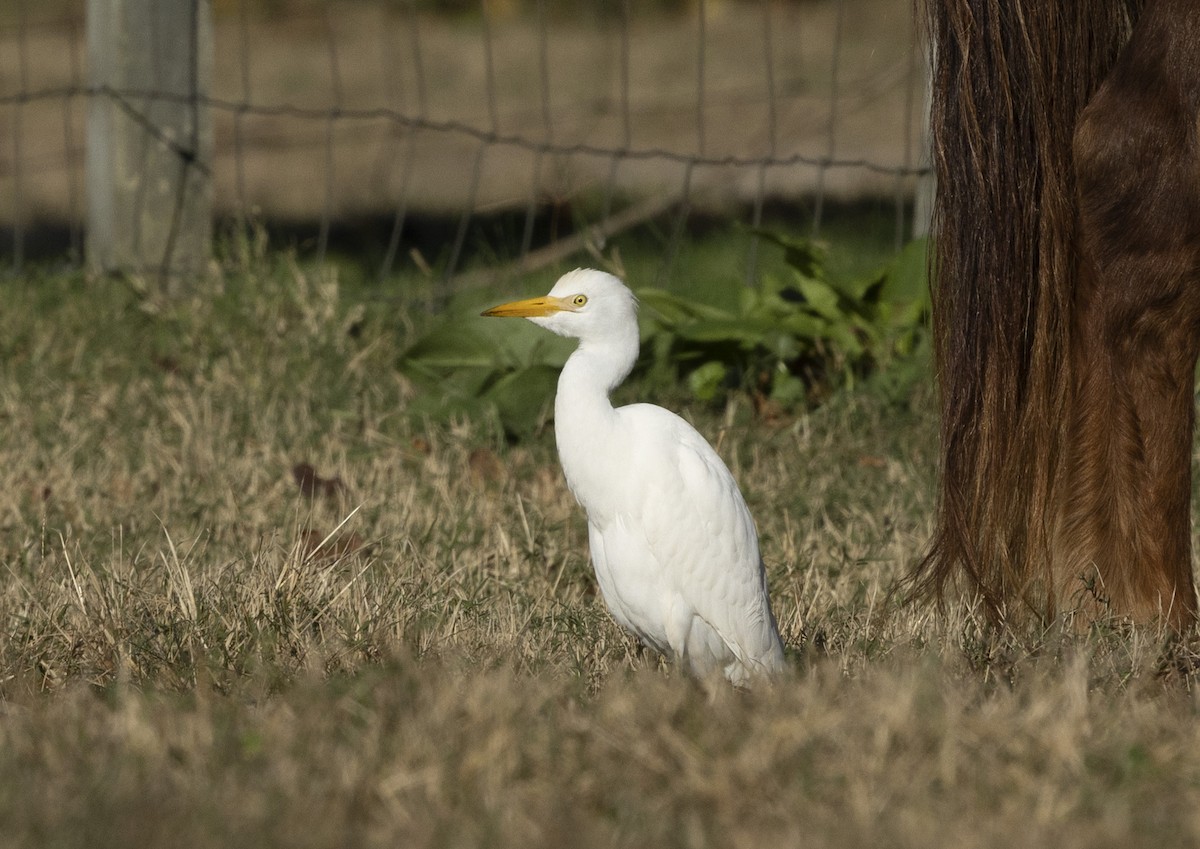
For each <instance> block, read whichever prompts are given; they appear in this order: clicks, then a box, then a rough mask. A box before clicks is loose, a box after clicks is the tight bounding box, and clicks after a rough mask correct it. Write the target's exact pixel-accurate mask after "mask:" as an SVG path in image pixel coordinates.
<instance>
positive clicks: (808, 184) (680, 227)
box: [0, 0, 929, 285]
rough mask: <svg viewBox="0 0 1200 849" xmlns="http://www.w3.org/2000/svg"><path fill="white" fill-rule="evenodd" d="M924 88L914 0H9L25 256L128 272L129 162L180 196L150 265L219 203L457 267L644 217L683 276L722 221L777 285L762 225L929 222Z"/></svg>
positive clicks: (275, 231)
mask: <svg viewBox="0 0 1200 849" xmlns="http://www.w3.org/2000/svg"><path fill="white" fill-rule="evenodd" d="M139 3H141V4H143V5H142V6H141V7H139V5H138V4H139ZM172 9H174V11H172ZM122 15H124V16H126V17H124V18H123V17H122ZM172 16H174V19H172ZM130 21H133V23H130ZM135 31H136V32H135ZM180 33H182V35H181V34H180ZM102 38H103V39H105V42H104V43H101V39H102ZM133 66H137V67H135V70H134V71H133V72H130V73H123V71H122V69H125V70H126V71H127V70H128V68H129V67H133ZM114 68H116V70H115V71H114ZM139 75H140V76H139ZM180 75H182V76H180ZM180 79H182V80H183V84H182V86H181V85H179V84H177V83H178V81H179V80H180ZM172 80H174V82H172ZM925 90H926V62H925V59H924V55H923V48H922V45H921V39H920V33H919V26H918V25H917V23H916V21H915V20H914V18H913V12H912V8H911V4H909V3H907V2H905V0H745V2H738V1H737V0H691V2H688V1H687V0H662V1H661V2H636V3H635V2H631V1H630V0H626V2H585V0H575V1H574V2H567V1H566V0H564V2H544V1H543V2H538V0H444V1H443V2H434V0H427V2H418V0H354V2H316V0H215V2H212V3H211V4H210V3H208V2H201V0H164V2H162V3H154V2H153V1H152V0H90V3H89V0H37V2H34V0H9V2H6V3H5V4H3V7H2V9H0V273H11V272H14V271H15V272H19V271H20V269H21V268H22V266H23V264H24V263H27V262H30V261H34V260H45V259H50V260H55V261H58V260H65V261H66V262H68V263H76V264H82V263H84V262H90V263H91V264H92V265H93V266H95V268H94V270H108V271H111V270H121V269H120V268H119V266H120V260H119V259H118V260H112V259H111V257H109V258H108V259H105V258H104V257H103V256H101V254H103V251H100V250H98V249H97V248H96V246H95V245H94V244H92V243H91V242H89V239H91V238H92V236H90V235H89V230H91V231H97V232H98V231H100V230H102V229H104V228H105V227H106V226H107V225H105V224H102V223H100V222H98V221H97V219H98V218H99V219H108V218H110V217H112V216H113V213H112V212H111V209H112V208H111V207H104V206H103V205H100V206H97V203H96V199H95V195H97V194H98V193H103V192H105V191H108V192H116V193H118V194H119V193H120V192H121V191H125V190H129V186H128V185H125V186H124V187H123V186H122V181H124V183H126V184H128V183H138V185H137V186H136V187H135V188H134V189H133V191H134V193H135V194H137V196H138V197H139V198H141V200H139V201H137V202H138V203H142V202H143V201H144V202H145V203H147V204H149V201H145V200H144V199H145V197H147V196H148V195H149V194H152V193H153V191H154V190H155V189H156V187H157V189H158V190H161V191H160V193H164V194H166V195H168V196H170V197H175V198H176V199H178V200H179V204H177V205H174V204H172V203H168V205H167V207H166V209H167V210H168V212H167V213H165V214H164V213H162V212H153V211H149V212H148V210H151V207H149V206H147V207H146V209H142V210H141V214H142V217H143V218H148V219H158V220H159V221H160V222H161V220H163V219H172V228H171V232H170V234H169V237H168V239H167V241H168V242H169V243H170V244H168V245H167V246H166V247H164V245H163V244H161V242H160V241H155V240H154V239H151V238H149V237H145V238H142V237H139V236H137V235H136V234H135V235H134V236H133V237H132V239H133V241H134V242H135V243H136V242H138V241H139V239H141V241H142V242H144V244H142V245H141V249H142V250H148V251H149V253H150V254H151V257H150V259H149V260H148V263H149V264H150V265H157V264H158V263H159V262H160V260H162V261H163V262H164V263H166V262H169V258H168V257H162V256H160V254H161V253H162V252H163V251H164V250H167V249H169V250H174V251H182V250H184V247H183V246H184V244H185V241H186V234H185V233H183V232H182V231H183V230H186V229H188V228H191V229H196V227H199V226H201V225H196V224H194V221H195V220H201V219H203V220H206V221H207V220H210V221H211V222H212V228H213V230H212V232H213V233H215V235H216V237H217V241H218V243H220V241H221V240H222V239H227V238H229V237H230V236H236V235H237V234H238V233H244V232H245V231H246V230H247V228H254V229H257V230H258V231H260V232H262V233H265V234H267V236H268V238H269V240H270V242H271V244H273V245H278V246H288V247H292V248H294V249H295V250H296V251H297V253H298V254H300V255H301V256H304V257H310V258H313V259H316V260H318V261H324V260H327V259H328V260H336V261H338V262H342V263H345V264H347V265H349V266H352V267H354V268H356V269H358V270H360V271H361V272H362V273H363V274H364V275H367V276H371V277H374V278H378V279H381V280H386V279H388V278H390V277H391V276H393V275H396V274H403V273H406V272H407V273H420V274H424V275H426V276H432V277H435V278H437V279H440V280H443V281H446V282H447V284H451V283H454V282H455V281H457V283H456V284H455V285H458V284H461V285H466V284H467V283H469V282H470V280H471V279H476V278H478V276H479V275H480V274H485V275H486V276H487V278H488V279H489V280H490V281H492V282H495V281H496V280H498V279H501V280H502V279H504V278H505V277H511V276H513V275H517V274H521V273H525V272H528V271H529V270H531V269H537V268H540V267H544V266H547V265H549V264H553V263H556V262H562V261H563V260H564V259H566V258H569V257H571V256H573V255H575V254H580V255H586V253H588V252H591V253H592V254H593V255H597V256H601V257H603V256H605V255H607V254H606V252H607V251H609V250H610V248H611V241H610V240H611V239H613V238H614V237H615V236H617V235H618V234H636V233H641V234H642V235H643V236H644V238H646V239H649V240H650V242H651V244H652V245H653V251H654V253H655V254H656V255H657V256H659V257H660V258H661V262H660V265H659V268H658V270H657V272H656V274H657V276H659V277H660V278H666V279H668V280H669V279H670V278H671V277H672V276H673V275H675V274H676V273H677V269H676V268H675V267H674V265H673V261H674V257H675V256H676V255H677V253H678V251H679V248H680V245H681V244H682V243H685V242H686V241H687V240H688V239H690V238H691V237H693V236H695V235H696V234H697V233H704V232H706V231H711V230H712V229H713V228H714V227H717V228H721V229H722V230H725V231H728V232H731V233H734V234H735V236H734V237H733V238H734V240H735V241H736V242H737V245H738V248H737V250H738V257H739V259H738V262H739V264H740V267H741V268H742V270H743V273H744V275H745V277H746V278H747V279H748V280H751V281H752V280H753V278H754V276H755V273H756V262H757V242H756V240H755V237H754V235H753V234H754V232H755V228H756V227H759V226H763V225H767V226H773V227H777V228H782V229H786V230H787V231H788V232H791V233H795V234H800V235H806V236H818V237H824V236H827V235H829V234H837V233H839V232H842V233H847V232H852V233H854V236H855V239H856V240H857V241H854V242H853V244H855V245H858V244H861V245H862V248H861V250H862V251H864V252H865V253H867V254H870V255H872V256H875V255H879V256H882V255H884V254H886V253H887V252H888V251H892V252H894V251H895V250H897V249H899V248H900V247H901V246H902V245H903V244H904V243H905V242H906V241H908V240H909V239H910V238H912V237H913V236H914V235H921V234H922V232H923V229H924V221H925V219H926V212H925V204H924V197H925V196H926V195H927V193H928V190H929V186H928V185H927V183H928V178H927V176H926V173H927V171H926V165H927V155H926V142H925V139H924V124H925V121H924V114H925V110H926V102H925ZM171 109H175V110H177V111H178V110H183V117H182V119H180V118H179V117H178V116H175V117H171V116H170V115H167V112H168V111H169V110H171ZM114 115H115V116H118V117H113V116H114ZM173 121H174V122H176V123H174V124H172V122H173ZM121 122H124V123H125V124H128V125H129V126H131V127H133V128H134V132H133V133H128V132H127V133H124V134H122V133H121V132H114V131H113V126H114V125H116V124H118V123H121ZM98 127H101V128H102V129H103V132H102V131H101V129H98ZM179 128H182V129H179ZM118 129H119V128H118ZM121 145H125V146H131V145H132V147H130V148H129V149H127V150H123V149H113V148H114V146H117V147H120V146H121ZM152 148H158V149H160V150H159V154H161V156H159V157H158V159H157V160H155V156H154V154H153V151H151V150H150V149H152ZM164 161H165V163H166V164H165V166H164ZM156 162H157V164H156ZM114 163H115V164H114ZM163 167H165V168H166V171H165V172H163V173H165V174H166V176H162V175H161V174H158V173H157V172H156V171H155V170H154V169H155V168H163ZM89 170H90V172H91V174H90V176H89ZM106 170H107V172H108V174H109V178H110V179H112V180H113V181H114V184H115V185H116V188H112V187H108V188H105V187H100V186H97V185H96V184H95V182H94V181H96V180H97V179H98V175H100V174H101V173H102V172H105V171H106ZM180 175H185V176H180ZM177 178H178V179H177ZM139 181H141V182H139ZM184 194H186V195H187V198H186V199H184V198H183V197H182V195H184ZM177 196H178V197H177ZM118 203H120V201H118ZM185 203H186V204H192V203H197V204H198V206H197V207H196V209H197V210H198V211H197V212H194V213H192V214H193V215H195V216H198V218H196V219H193V218H189V215H188V214H184V213H180V212H179V209H180V208H181V207H182V206H183V205H184V204H185ZM105 209H108V210H109V211H108V212H104V211H102V210H105ZM89 218H90V219H91V221H89ZM189 222H193V223H189ZM138 226H139V227H140V226H143V225H138ZM145 226H151V225H145ZM202 236H203V238H204V240H205V241H207V238H208V236H207V234H202ZM114 238H118V239H119V238H120V235H119V234H118V235H117V236H115V237H114ZM147 246H149V247H147ZM89 254H91V255H92V256H91V257H90V258H89ZM105 256H107V255H105ZM472 275H475V277H474V278H473V277H472Z"/></svg>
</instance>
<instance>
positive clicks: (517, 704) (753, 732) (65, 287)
mask: <svg viewBox="0 0 1200 849" xmlns="http://www.w3.org/2000/svg"><path fill="white" fill-rule="evenodd" d="M711 249H712V248H711V246H708V247H705V246H700V248H698V249H697V252H696V253H694V254H691V256H692V257H693V258H695V257H702V256H704V254H705V252H706V251H709V250H711ZM718 253H719V252H718ZM716 255H717V254H714V256H716ZM634 261H640V260H637V259H636V258H634ZM685 261H687V262H691V261H692V260H691V259H686V258H685ZM691 267H692V268H694V269H696V272H695V273H700V272H701V271H702V268H703V263H696V264H695V265H694V266H691ZM2 289H3V291H2V293H0V294H2V295H3V299H4V304H5V308H4V310H3V311H0V565H2V567H3V574H2V577H0V621H3V623H4V626H5V627H4V637H5V639H4V640H3V641H2V642H0V823H3V824H4V825H3V828H2V829H0V846H14V847H16V846H22V847H24V846H35V845H36V846H64V847H66V846H81V847H82V846H87V847H107V846H114V847H115V846H129V845H183V846H189V847H207V846H212V847H226V846H231V845H236V846H248V847H257V846H287V847H307V846H313V847H317V846H380V847H395V846H500V847H504V846H521V847H526V846H566V845H571V846H582V847H587V846H601V845H603V846H668V847H669V846H689V847H690V846H709V845H714V846H726V845H736V846H743V845H746V846H748V845H755V846H769V845H806V846H809V845H813V846H835V847H836V846H846V847H851V846H863V845H871V846H913V847H916V846H920V847H929V846H954V847H958V846H997V847H1000V846H1004V847H1007V846H1016V845H1019V846H1028V847H1055V849H1063V847H1095V846H1122V847H1129V846H1152V845H1153V846H1186V845H1194V843H1195V841H1196V839H1197V837H1198V836H1200V816H1198V815H1197V813H1196V811H1197V810H1200V806H1198V804H1197V803H1200V789H1198V788H1200V746H1197V745H1196V732H1195V728H1196V722H1197V715H1196V714H1197V705H1196V701H1195V698H1194V696H1193V686H1192V685H1193V682H1194V673H1193V672H1192V671H1191V668H1192V666H1191V661H1192V660H1193V658H1192V656H1191V655H1190V654H1189V653H1188V652H1187V651H1184V650H1179V651H1178V652H1177V654H1176V655H1175V656H1174V657H1175V659H1177V660H1179V663H1178V664H1176V665H1172V664H1169V663H1164V662H1163V658H1164V651H1163V645H1164V641H1163V640H1162V638H1161V635H1156V634H1153V633H1147V632H1142V631H1134V630H1129V629H1124V628H1121V627H1117V626H1115V625H1114V626H1113V627H1112V628H1109V629H1103V630H1101V629H1097V630H1095V631H1093V632H1092V633H1090V634H1087V635H1082V636H1080V635H1070V634H1061V633H1057V632H1053V631H1051V632H1047V633H1040V634H1017V635H1013V634H995V633H991V632H989V631H987V629H985V628H984V627H983V626H982V625H981V623H980V622H979V621H978V619H977V617H976V616H975V615H974V613H973V611H972V610H971V609H969V608H968V607H965V606H962V605H952V606H951V608H950V609H949V610H948V611H946V612H945V613H944V614H942V615H938V614H936V613H935V612H933V611H930V610H925V609H910V608H900V607H897V606H895V605H894V604H892V603H890V602H889V601H888V598H887V592H888V590H889V588H890V587H891V586H892V585H893V583H894V581H895V580H896V579H897V578H898V577H899V576H900V575H901V574H903V571H904V570H905V568H906V567H907V566H908V565H909V564H910V563H911V562H912V560H913V559H914V558H915V557H916V556H918V555H919V552H920V550H921V547H922V545H923V544H924V542H925V540H926V539H927V537H928V533H929V529H930V516H931V513H932V506H933V483H934V480H933V470H934V465H935V462H936V460H935V458H936V444H935V424H936V423H935V417H934V410H933V407H934V403H933V401H934V398H933V393H932V389H931V388H930V386H929V385H928V382H927V381H924V382H921V383H919V384H918V385H917V386H916V388H915V389H913V390H912V392H911V394H910V395H908V396H905V397H903V398H897V397H895V396H891V395H889V396H888V397H881V396H878V395H872V394H869V393H863V392H859V393H855V394H843V395H839V396H836V397H835V398H834V399H833V400H832V401H830V402H829V403H827V404H826V405H824V406H822V407H821V408H819V409H817V410H816V411H814V412H812V413H809V414H805V415H803V416H800V417H798V418H795V419H792V420H786V421H773V422H764V421H760V420H757V419H755V418H754V416H753V415H752V413H751V411H750V409H749V404H748V402H746V401H744V400H740V399H738V398H736V397H735V398H734V400H733V401H732V402H731V403H730V404H729V405H728V406H726V407H723V408H710V407H704V406H692V407H687V408H684V409H683V412H684V413H685V414H686V415H688V416H689V417H690V418H691V419H692V420H693V421H694V422H695V423H696V424H697V426H698V427H699V428H700V430H701V431H702V432H703V433H705V434H706V435H707V436H709V438H710V439H712V441H713V442H714V443H715V444H717V445H718V446H719V450H720V453H721V454H722V456H724V457H725V458H726V459H727V461H728V462H729V464H730V466H731V468H732V469H733V470H734V472H735V474H736V476H737V477H738V479H739V480H740V482H741V484H742V487H743V489H744V491H745V494H746V497H747V500H748V502H749V504H750V506H751V509H752V511H753V513H754V514H755V516H756V519H757V521H758V524H759V528H760V532H761V536H762V548H763V552H764V557H765V560H766V562H767V568H768V575H769V580H770V585H771V590H772V595H773V601H774V606H775V610H776V612H777V614H778V617H779V620H780V625H781V629H782V631H783V632H784V635H785V639H786V641H787V643H788V648H789V658H790V660H791V662H792V664H793V666H794V668H795V672H794V674H793V676H792V677H791V678H790V679H789V680H787V681H785V682H783V683H782V684H781V685H780V686H778V687H776V688H774V689H772V690H767V691H762V692H756V693H754V694H749V695H746V694H738V693H733V692H728V691H725V690H717V691H715V692H706V691H705V690H704V689H703V688H701V687H699V686H697V685H695V684H694V683H692V682H690V681H689V680H688V679H687V677H686V676H685V675H683V674H682V673H681V672H680V671H679V670H677V669H674V668H672V667H670V666H668V665H666V664H663V663H662V662H660V661H659V660H658V659H657V658H655V657H653V656H652V655H650V654H648V653H645V652H642V651H640V650H638V648H637V647H636V646H635V645H633V643H632V642H631V641H630V640H629V639H628V638H627V637H625V636H624V635H623V634H622V633H621V632H620V631H619V629H617V628H616V627H615V626H614V625H613V624H612V622H611V621H610V620H609V618H608V617H607V615H606V613H605V612H604V610H603V605H602V603H601V601H600V600H599V598H598V597H597V594H596V589H595V584H594V580H593V577H592V574H591V570H590V567H589V565H588V563H587V553H586V530H585V524H584V521H583V517H582V515H581V512H580V511H579V509H578V508H577V507H576V506H575V505H574V503H573V502H572V500H571V497H570V495H569V493H568V492H567V490H566V488H565V485H564V484H563V481H562V479H561V475H560V473H559V470H558V467H557V463H556V459H555V457H554V449H553V437H552V434H551V433H549V432H548V431H542V432H540V433H538V434H537V435H536V436H535V438H533V439H532V440H530V441H528V442H525V443H523V444H518V445H510V444H507V443H505V442H504V440H503V439H502V438H501V436H500V435H499V429H498V427H497V426H496V424H495V422H494V421H488V420H486V419H484V420H454V421H449V422H440V421H429V420H425V419H423V418H422V417H420V416H418V415H415V414H413V413H411V412H409V408H410V407H411V406H413V403H414V391H415V390H414V388H413V387H412V386H411V385H409V384H408V383H407V382H406V381H405V380H404V379H403V378H402V377H401V376H400V375H399V374H398V372H397V370H396V369H395V363H396V361H397V358H398V357H399V355H400V352H401V351H402V349H403V345H404V342H405V340H406V338H408V335H409V331H410V330H411V329H412V328H414V327H419V326H421V322H422V321H423V320H424V319H423V318H422V312H421V310H420V309H419V308H413V309H409V308H406V307H405V306H404V304H403V303H397V302H389V301H379V300H373V299H372V296H373V294H374V293H372V292H370V291H368V290H367V289H365V288H363V287H362V286H359V285H341V284H340V283H339V281H338V279H337V277H336V275H335V273H334V272H332V271H329V270H315V269H311V268H304V267H300V266H298V265H297V264H296V263H294V262H292V261H289V260H288V259H287V258H286V257H259V258H250V259H245V260H243V261H241V262H238V261H230V262H229V264H228V268H227V270H226V271H225V272H224V273H223V274H222V275H221V276H220V277H219V278H216V279H214V280H213V281H211V282H210V284H209V288H208V289H207V290H206V291H205V293H204V296H203V297H200V298H197V299H195V300H191V301H187V302H185V303H176V304H167V303H163V302H160V301H157V300H156V299H154V298H147V297H142V296H139V295H138V294H136V293H135V292H134V291H133V290H131V289H130V288H128V287H125V286H123V285H122V284H120V283H116V282H112V281H98V282H92V283H89V282H85V281H84V280H83V279H82V278H80V277H78V276H72V275H62V274H49V273H47V274H45V275H42V276H35V277H33V278H30V279H23V280H19V281H7V282H5V283H3V284H2ZM624 393H625V395H626V396H628V397H630V398H632V397H637V396H638V394H639V393H638V391H637V387H636V386H635V387H630V388H628V389H626V390H624ZM669 400H670V401H671V403H672V404H673V405H676V406H677V400H678V399H677V398H673V399H669ZM298 463H310V464H311V465H312V466H313V467H314V468H315V469H316V471H317V474H318V475H320V476H321V477H322V478H324V479H327V480H330V481H331V480H332V479H333V478H335V477H336V478H338V479H339V481H340V483H338V484H333V483H330V484H329V485H328V486H326V487H321V486H318V487H317V488H318V490H320V489H326V490H328V492H318V493H317V494H316V495H315V497H308V496H305V495H304V494H302V493H301V491H300V488H299V486H298V485H297V482H296V480H295V479H294V478H293V475H292V468H293V467H294V466H295V465H296V464H298ZM327 537H328V539H326V538H327ZM1176 667H1178V668H1176Z"/></svg>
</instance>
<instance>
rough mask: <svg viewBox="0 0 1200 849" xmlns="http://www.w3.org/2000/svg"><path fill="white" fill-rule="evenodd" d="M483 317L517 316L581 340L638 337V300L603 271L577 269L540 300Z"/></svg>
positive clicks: (516, 303) (495, 310)
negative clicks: (631, 335) (631, 334)
mask: <svg viewBox="0 0 1200 849" xmlns="http://www.w3.org/2000/svg"><path fill="white" fill-rule="evenodd" d="M483 314H484V315H491V316H519V317H521V318H527V319H529V320H530V321H532V322H533V323H534V324H536V325H538V326H540V327H544V328H546V329H547V330H551V331H553V332H555V333H557V334H558V335H560V336H573V337H575V338H577V339H579V340H581V341H584V342H586V341H588V340H597V341H598V340H603V339H607V338H615V337H622V336H626V335H628V334H629V333H630V332H631V330H632V332H633V334H634V335H635V337H636V334H637V298H635V297H634V295H633V292H630V291H629V289H627V288H626V287H625V284H624V283H622V282H621V281H620V280H618V279H617V278H616V277H614V276H613V275H611V274H609V273H608V272H605V271H596V270H595V269H592V268H578V269H576V270H575V271H570V272H568V273H566V274H564V275H563V276H562V277H560V278H559V279H558V282H557V283H555V284H554V288H553V289H551V290H550V292H549V293H548V294H546V295H543V296H542V297H540V298H529V299H527V300H524V301H513V302H512V303H508V304H501V305H500V306H497V307H492V308H491V309H490V310H485V311H484V313H483Z"/></svg>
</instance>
